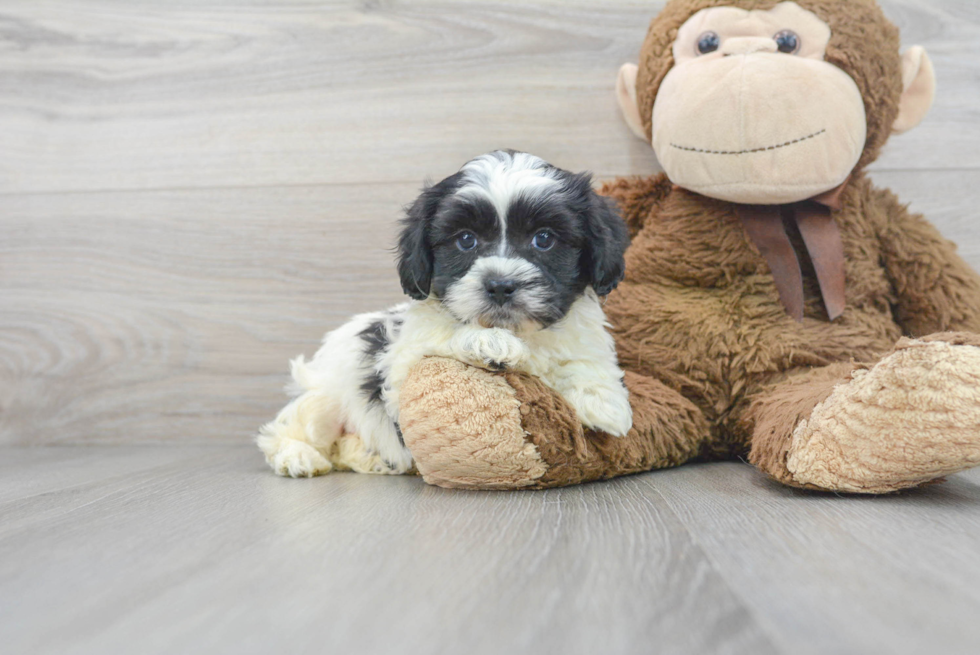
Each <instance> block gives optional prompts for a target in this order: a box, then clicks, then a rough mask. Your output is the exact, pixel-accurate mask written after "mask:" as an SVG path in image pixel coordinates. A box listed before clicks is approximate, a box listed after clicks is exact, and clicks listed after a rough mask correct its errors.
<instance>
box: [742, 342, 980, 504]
mask: <svg viewBox="0 0 980 655" xmlns="http://www.w3.org/2000/svg"><path fill="white" fill-rule="evenodd" d="M741 426H742V428H743V429H744V430H745V431H746V432H747V433H748V434H750V435H751V437H750V439H751V441H750V444H751V451H750V454H749V461H750V462H752V463H753V464H754V465H756V466H757V467H758V468H760V469H761V470H762V471H764V472H765V473H768V474H769V475H770V476H772V477H773V478H775V479H776V480H778V481H780V482H783V483H784V484H788V485H792V486H796V487H803V488H807V489H814V490H823V491H837V492H851V493H869V494H881V493H889V492H892V491H898V490H900V489H906V488H910V487H915V486H919V485H921V484H924V483H926V482H929V481H932V480H935V479H937V478H940V477H942V476H945V475H949V474H952V473H956V472H958V471H962V470H965V469H968V468H971V467H973V466H977V465H978V464H980V336H977V335H972V334H966V333H945V334H938V335H934V336H932V337H926V338H924V339H915V340H913V339H902V340H901V341H900V342H899V343H898V345H897V346H896V348H895V350H894V351H893V352H892V353H890V354H888V355H887V356H885V357H884V358H883V359H882V360H881V361H879V362H878V363H876V364H873V365H867V366H865V365H857V364H835V365H832V366H829V367H827V368H823V369H813V370H809V371H801V372H797V373H795V374H790V375H789V376H788V377H787V378H785V379H783V380H782V381H780V382H778V383H776V384H773V385H771V386H768V387H766V388H764V389H763V390H761V391H759V392H758V393H756V394H755V395H754V398H753V401H752V403H751V405H749V408H748V410H747V411H746V412H745V415H744V416H743V417H742V418H741Z"/></svg>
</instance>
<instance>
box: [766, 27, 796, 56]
mask: <svg viewBox="0 0 980 655" xmlns="http://www.w3.org/2000/svg"><path fill="white" fill-rule="evenodd" d="M772 39H773V41H775V42H776V46H777V47H778V48H779V51H780V52H784V53H786V54H787V55H792V54H794V53H796V52H798V51H799V49H800V37H798V36H797V35H796V32H794V31H792V30H783V31H782V32H780V33H779V34H777V35H776V36H774V37H772Z"/></svg>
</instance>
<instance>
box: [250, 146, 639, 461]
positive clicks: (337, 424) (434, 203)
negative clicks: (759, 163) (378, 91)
mask: <svg viewBox="0 0 980 655" xmlns="http://www.w3.org/2000/svg"><path fill="white" fill-rule="evenodd" d="M402 227H403V230H402V233H401V237H400V239H399V243H398V270H399V274H400V276H401V282H402V287H403V288H404V290H405V292H406V293H407V294H408V295H409V296H411V297H412V298H413V299H414V300H412V301H410V302H407V303H404V304H401V305H398V306H396V307H393V308H391V309H389V310H387V311H383V312H375V313H370V314H362V315H360V316H356V317H354V318H353V319H352V320H351V321H350V322H348V323H347V324H345V325H343V326H341V327H340V328H338V329H337V330H335V331H333V332H331V333H329V334H327V336H326V338H325V339H324V342H323V346H322V347H321V348H320V350H319V351H318V352H317V353H316V355H315V356H314V358H313V360H312V361H309V362H307V361H305V360H304V359H303V357H299V358H297V359H296V360H294V361H293V362H292V376H293V381H294V391H295V393H296V397H295V399H294V400H293V401H292V402H290V403H289V404H288V405H287V406H286V407H285V408H284V409H283V410H282V411H281V412H280V413H279V416H278V417H277V418H276V419H275V420H274V421H272V422H271V423H269V424H267V425H265V426H264V427H263V428H262V430H261V432H260V434H259V437H258V439H257V442H258V445H259V447H260V448H261V449H262V452H263V453H265V457H266V460H267V461H268V462H269V465H270V466H272V468H273V469H274V470H275V471H276V473H278V474H280V475H289V476H293V477H304V476H313V475H319V474H321V473H326V472H328V471H330V470H331V469H332V468H334V467H340V468H345V469H346V468H349V469H353V470H356V471H363V472H376V473H405V472H407V471H409V470H411V469H412V464H413V462H412V455H411V453H409V451H408V449H407V448H405V445H404V443H403V441H402V439H401V433H400V431H399V428H398V396H399V390H400V389H401V385H402V383H403V382H404V380H405V378H406V377H407V375H408V373H409V371H410V370H411V369H412V367H413V366H414V365H415V364H417V363H418V362H419V361H420V360H421V359H422V358H423V357H426V356H429V355H435V356H441V357H451V358H454V359H457V360H460V361H463V362H466V363H469V364H473V365H475V366H481V367H484V368H488V369H500V368H508V369H513V370H519V371H525V372H527V373H530V374H532V375H535V376H537V377H539V378H540V379H541V380H542V381H543V382H544V383H545V384H547V385H548V386H550V387H551V388H552V389H554V390H555V391H557V392H558V393H559V394H561V395H562V396H563V397H564V398H565V400H567V401H568V402H569V403H570V404H571V405H572V407H574V408H575V411H576V412H577V413H578V416H579V418H580V419H581V421H582V423H583V424H584V425H586V426H587V427H589V428H594V429H597V430H602V431H604V432H608V433H610V434H613V435H625V434H626V432H627V431H628V430H629V429H630V427H631V425H632V420H633V417H632V411H631V409H630V404H629V397H628V393H627V391H626V388H625V387H624V386H623V381H622V380H623V372H622V371H621V370H620V369H619V366H618V364H617V361H616V352H615V349H614V346H613V340H612V337H611V336H610V335H609V333H608V332H607V331H606V329H605V328H606V327H607V324H606V320H605V315H604V314H603V312H602V308H601V306H600V304H599V297H600V296H604V295H606V294H608V293H609V292H610V291H612V290H613V288H615V287H616V285H617V284H618V283H619V281H620V280H621V279H622V278H623V270H624V266H625V264H624V261H623V253H624V252H625V250H626V246H627V243H628V237H627V232H626V226H625V224H624V222H623V220H622V218H620V216H619V214H618V213H617V212H616V210H615V209H614V207H613V205H612V203H611V202H610V201H608V200H606V199H605V198H602V197H601V196H599V195H597V194H596V193H595V192H594V191H593V190H592V185H591V177H590V176H589V175H588V174H579V175H576V174H572V173H569V172H567V171H564V170H562V169H560V168H556V167H554V166H551V165H550V164H548V163H546V162H545V161H543V160H541V159H539V158H538V157H535V156H533V155H529V154H527V153H523V152H512V151H496V152H491V153H489V154H486V155H483V156H480V157H477V158H476V159H474V160H472V161H470V162H468V163H467V164H466V165H465V166H463V168H462V169H461V170H460V171H459V172H458V173H456V174H455V175H453V176H451V177H449V178H447V179H445V180H443V181H442V182H439V183H438V184H436V185H434V186H430V187H428V188H426V189H425V190H424V191H423V192H422V195H421V196H420V197H419V198H418V200H416V201H415V203H414V204H413V205H412V206H411V207H410V208H409V209H408V215H407V217H406V218H405V219H404V220H403V226H402Z"/></svg>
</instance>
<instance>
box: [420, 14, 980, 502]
mask: <svg viewBox="0 0 980 655" xmlns="http://www.w3.org/2000/svg"><path fill="white" fill-rule="evenodd" d="M934 89H935V78H934V74H933V69H932V66H931V64H930V62H929V59H928V57H927V56H926V54H925V52H924V51H923V50H922V49H921V48H918V47H916V48H912V49H910V50H909V51H908V52H906V53H905V54H904V55H900V54H899V37H898V30H897V28H895V27H894V25H892V24H891V23H890V22H889V21H888V20H887V19H886V18H885V16H884V15H883V13H882V12H881V9H880V8H879V7H878V5H877V3H876V2H874V0H798V1H797V2H795V3H794V2H777V1H775V0H672V1H671V2H668V4H667V6H666V8H665V9H664V10H663V12H662V13H661V14H660V15H659V16H657V17H656V18H655V19H654V20H653V22H652V24H651V25H650V29H649V32H648V34H647V37H646V40H645V42H644V44H643V47H642V50H641V53H640V61H639V66H634V65H629V64H627V65H626V66H624V67H623V68H622V70H621V71H620V75H619V81H618V84H617V94H618V97H619V101H620V105H621V107H622V108H623V112H624V116H625V118H626V121H627V123H628V124H629V126H630V128H631V129H632V130H633V131H634V132H635V133H636V134H637V136H639V137H640V138H642V139H644V141H646V142H648V143H651V145H652V146H653V148H654V150H655V151H656V154H657V157H658V159H659V161H660V163H661V165H662V166H663V168H664V170H665V173H664V174H660V175H656V176H654V177H651V178H648V179H619V180H616V181H614V182H611V183H609V184H607V185H606V186H605V187H604V188H603V193H605V194H606V195H608V196H610V197H612V198H614V199H615V200H616V201H617V202H618V203H619V205H620V208H621V210H622V212H623V214H624V217H625V218H626V221H627V224H628V226H629V229H630V232H631V237H632V244H631V246H630V248H629V250H628V251H627V256H626V279H625V280H624V281H623V283H622V284H621V285H620V286H619V288H618V289H617V290H616V291H614V292H613V293H612V294H611V295H610V296H609V297H608V299H607V302H606V304H605V310H606V314H607V316H608V318H609V321H610V323H611V324H612V326H613V332H614V336H615V339H616V343H617V351H618V355H619V361H620V365H621V366H622V367H623V368H624V369H625V370H626V378H625V383H626V385H627V387H628V389H629V392H630V398H631V404H632V407H633V416H634V423H633V428H632V430H631V431H630V432H629V434H628V435H627V436H626V437H621V438H618V437H612V436H609V435H606V434H601V433H596V432H591V431H585V430H583V428H582V427H581V425H580V423H579V422H578V420H577V419H576V417H575V414H574V412H573V411H572V410H571V409H570V408H569V407H568V405H567V404H566V403H565V402H564V401H563V399H562V398H561V397H560V396H558V395H557V394H556V393H555V392H553V391H551V390H550V389H549V388H547V387H545V386H544V385H543V384H542V383H541V382H540V381H538V380H536V379H534V378H532V377H529V376H527V375H521V374H517V373H513V372H506V371H505V372H497V373H492V372H488V371H484V370H481V369H476V368H472V367H469V366H466V365H463V364H460V363H458V362H454V361H450V360H445V359H435V358H433V359H426V360H424V361H423V362H422V363H421V364H419V365H418V366H417V367H416V369H415V370H414V371H413V372H412V374H411V375H410V377H409V379H408V381H407V382H406V383H405V385H404V387H403V389H402V396H401V399H402V400H401V427H402V431H403V434H404V438H405V442H406V444H407V445H408V447H409V448H410V450H411V451H412V454H413V456H414V457H415V460H416V465H417V467H418V470H419V472H420V473H421V474H422V475H423V476H424V478H425V480H426V481H427V482H429V483H432V484H437V485H442V486H447V487H470V488H506V489H514V488H547V487H555V486H561V485H568V484H574V483H578V482H584V481H589V480H597V479H603V478H610V477H614V476H619V475H623V474H627V473H635V472H639V471H648V470H652V469H656V468H663V467H669V466H676V465H679V464H683V463H684V462H687V461H690V460H693V459H711V458H730V457H746V456H747V458H748V461H749V462H751V463H752V464H753V465H754V466H756V467H757V468H758V469H759V470H761V471H762V472H764V473H765V474H767V475H769V476H771V477H772V478H774V479H775V480H778V481H779V482H781V483H784V484H787V485H791V486H794V487H801V488H806V489H812V490H823V491H835V492H856V493H872V494H879V493H887V492H892V491H896V490H900V489H904V488H909V487H915V486H918V485H921V484H924V483H927V482H930V481H934V480H936V479H938V478H941V477H942V476H944V475H948V474H951V473H954V472H957V471H961V470H964V469H967V468H970V467H973V466H976V465H978V464H980V336H978V335H980V277H978V276H977V274H976V273H975V272H974V271H972V270H971V269H970V268H969V267H968V266H967V265H966V264H965V263H964V262H963V261H962V260H961V259H960V257H959V256H958V255H957V254H956V251H955V247H954V246H953V245H952V244H951V243H949V242H948V241H945V240H944V239H943V238H942V237H941V236H940V235H939V233H938V232H937V231H936V230H935V228H933V227H932V226H931V225H930V224H929V223H928V222H926V220H925V219H924V218H923V217H922V216H919V215H915V214H910V213H909V212H908V211H907V210H906V208H905V206H903V205H902V204H901V203H900V202H899V200H898V199H897V198H896V197H895V196H894V195H893V194H892V193H891V192H890V191H888V190H883V189H877V188H875V187H874V186H873V185H872V183H871V181H870V180H869V179H868V177H867V175H866V174H865V169H866V168H867V166H868V165H869V164H870V163H871V162H873V161H874V160H875V158H876V157H877V156H878V153H879V152H880V150H881V148H882V146H883V145H884V144H885V142H886V141H887V140H888V137H889V136H890V135H891V134H892V133H893V132H902V131H904V130H907V129H910V128H912V127H914V126H915V125H916V124H917V123H918V122H919V121H920V120H921V119H922V118H923V117H924V115H925V114H926V112H927V110H928V109H929V107H930V105H931V102H932V98H933V93H934Z"/></svg>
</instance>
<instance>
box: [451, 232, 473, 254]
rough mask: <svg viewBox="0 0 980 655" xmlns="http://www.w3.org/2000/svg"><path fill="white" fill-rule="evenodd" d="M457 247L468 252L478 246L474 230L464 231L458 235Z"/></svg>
mask: <svg viewBox="0 0 980 655" xmlns="http://www.w3.org/2000/svg"><path fill="white" fill-rule="evenodd" d="M456 247H457V248H459V249H460V250H462V251H463V252H467V251H469V250H473V249H474V248H476V235H475V234H473V233H472V232H463V233H462V234H460V235H459V236H458V237H456Z"/></svg>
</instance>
